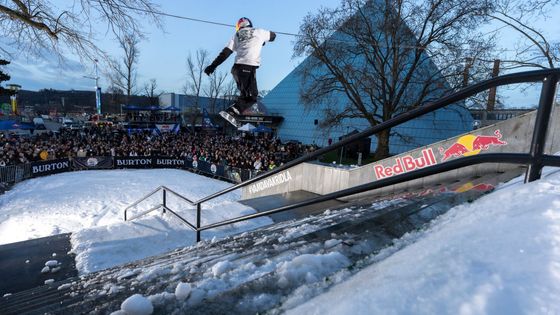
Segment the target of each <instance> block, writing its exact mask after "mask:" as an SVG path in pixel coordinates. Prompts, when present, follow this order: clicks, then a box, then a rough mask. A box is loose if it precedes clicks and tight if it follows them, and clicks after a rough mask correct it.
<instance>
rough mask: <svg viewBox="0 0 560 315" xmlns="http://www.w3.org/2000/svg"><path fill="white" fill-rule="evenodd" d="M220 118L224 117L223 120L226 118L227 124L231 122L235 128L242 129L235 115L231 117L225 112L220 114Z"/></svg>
mask: <svg viewBox="0 0 560 315" xmlns="http://www.w3.org/2000/svg"><path fill="white" fill-rule="evenodd" d="M220 116H222V118H224V119H225V120H227V122H229V123H230V124H232V125H233V126H234V127H235V128H239V127H241V125H240V123H239V122H238V121H237V119H235V117H234V116H233V115H231V114H230V113H228V112H225V111H221V112H220Z"/></svg>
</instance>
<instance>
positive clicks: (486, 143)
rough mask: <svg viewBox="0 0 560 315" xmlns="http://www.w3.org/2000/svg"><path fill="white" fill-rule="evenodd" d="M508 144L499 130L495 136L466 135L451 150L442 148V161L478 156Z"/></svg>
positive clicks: (495, 132)
mask: <svg viewBox="0 0 560 315" xmlns="http://www.w3.org/2000/svg"><path fill="white" fill-rule="evenodd" d="M506 144H507V142H506V141H504V140H502V134H501V132H500V130H499V129H498V130H495V131H494V135H493V136H482V135H480V136H475V135H466V136H462V137H459V139H457V141H456V142H455V143H454V144H452V145H451V146H450V147H449V148H447V149H444V148H442V147H440V148H439V152H440V154H441V156H442V158H441V161H442V162H445V161H446V160H448V159H450V158H458V157H463V156H471V155H477V154H478V153H480V152H481V151H486V150H488V149H489V148H490V147H491V146H503V145H506Z"/></svg>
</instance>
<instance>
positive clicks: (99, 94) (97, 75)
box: [84, 59, 101, 115]
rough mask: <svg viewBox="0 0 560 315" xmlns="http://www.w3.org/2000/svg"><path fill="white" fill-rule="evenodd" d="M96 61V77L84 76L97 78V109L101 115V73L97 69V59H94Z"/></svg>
mask: <svg viewBox="0 0 560 315" xmlns="http://www.w3.org/2000/svg"><path fill="white" fill-rule="evenodd" d="M93 61H94V62H95V64H94V67H95V77H88V76H84V78H87V79H92V80H95V108H96V109H97V114H98V115H101V87H99V73H98V70H97V62H98V60H97V59H93Z"/></svg>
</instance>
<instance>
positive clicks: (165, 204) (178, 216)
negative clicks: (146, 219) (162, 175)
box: [124, 186, 200, 231]
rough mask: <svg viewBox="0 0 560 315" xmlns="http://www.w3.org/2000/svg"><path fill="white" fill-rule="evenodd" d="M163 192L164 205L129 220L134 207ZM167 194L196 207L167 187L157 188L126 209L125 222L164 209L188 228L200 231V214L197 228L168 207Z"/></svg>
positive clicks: (161, 204)
mask: <svg viewBox="0 0 560 315" xmlns="http://www.w3.org/2000/svg"><path fill="white" fill-rule="evenodd" d="M159 191H162V199H163V201H162V203H160V204H159V205H157V206H155V207H152V208H150V209H148V210H145V211H143V212H141V213H139V214H137V215H135V216H133V217H131V218H128V210H130V209H131V208H133V207H136V206H137V205H139V204H140V203H142V202H143V201H145V200H146V199H148V198H150V197H151V196H153V195H155V194H156V193H157V192H159ZM167 192H169V193H171V194H173V195H174V196H176V197H179V199H181V200H183V201H185V202H187V203H188V204H189V205H191V206H196V205H195V204H194V203H193V202H192V201H191V200H190V199H188V198H186V197H184V196H182V195H180V194H179V193H177V192H175V191H173V190H171V189H169V188H168V187H166V186H159V187H158V188H156V189H155V190H153V191H151V192H150V193H148V194H146V195H145V196H144V197H142V198H140V199H139V200H138V201H136V202H135V203H133V204H131V205H130V206H128V207H126V209H124V220H125V221H132V220H136V219H138V218H140V217H142V216H145V215H146V214H148V213H150V212H153V211H156V210H159V209H163V213H165V212H167V211H169V212H170V213H171V214H172V215H174V216H175V217H176V218H178V219H179V220H181V222H183V223H185V224H186V225H187V226H188V227H190V228H191V229H193V230H194V231H198V229H199V228H200V212H197V226H194V225H193V224H192V223H190V222H189V221H188V220H187V219H185V218H183V217H182V216H180V215H179V214H177V212H175V211H173V210H172V209H170V208H169V207H168V206H167Z"/></svg>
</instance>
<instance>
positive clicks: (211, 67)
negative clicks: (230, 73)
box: [204, 65, 216, 75]
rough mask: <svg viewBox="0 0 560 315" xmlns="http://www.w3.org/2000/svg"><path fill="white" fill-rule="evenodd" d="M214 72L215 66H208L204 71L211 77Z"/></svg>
mask: <svg viewBox="0 0 560 315" xmlns="http://www.w3.org/2000/svg"><path fill="white" fill-rule="evenodd" d="M215 70H216V67H215V66H213V65H209V66H208V67H206V68H205V69H204V73H206V75H211V74H212V73H214V71H215Z"/></svg>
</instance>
